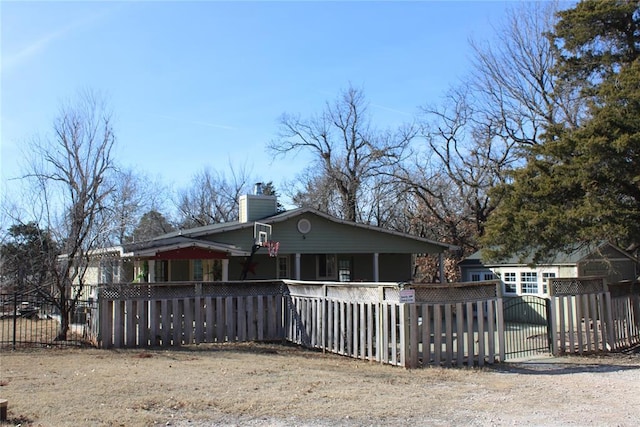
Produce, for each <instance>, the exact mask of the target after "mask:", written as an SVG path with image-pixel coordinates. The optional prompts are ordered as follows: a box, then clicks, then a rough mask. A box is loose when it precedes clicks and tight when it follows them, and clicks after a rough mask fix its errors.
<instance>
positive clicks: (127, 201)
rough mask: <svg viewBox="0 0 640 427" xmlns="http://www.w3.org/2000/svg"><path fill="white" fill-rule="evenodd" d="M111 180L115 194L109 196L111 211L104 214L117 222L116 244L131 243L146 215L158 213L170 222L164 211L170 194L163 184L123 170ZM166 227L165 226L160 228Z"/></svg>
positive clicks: (117, 172)
mask: <svg viewBox="0 0 640 427" xmlns="http://www.w3.org/2000/svg"><path fill="white" fill-rule="evenodd" d="M111 179H112V181H113V187H114V191H113V192H112V193H111V194H110V196H109V201H108V206H109V208H108V210H105V211H103V213H104V215H106V216H108V217H110V221H111V222H112V223H113V225H112V227H113V228H112V230H113V231H112V233H111V236H110V239H111V242H112V244H117V245H120V244H122V243H124V242H126V241H131V239H132V236H133V234H134V229H135V228H136V227H137V226H138V224H139V221H140V220H141V218H142V216H143V215H145V214H146V213H149V212H154V215H160V216H161V217H162V219H163V220H164V221H167V220H166V218H165V217H164V215H163V214H161V211H163V209H162V206H163V205H164V204H165V200H166V198H167V197H168V194H169V192H168V190H167V189H166V188H165V187H164V185H163V184H162V183H161V182H159V181H158V180H152V179H150V178H149V177H148V176H147V175H146V174H144V173H141V172H139V171H136V170H133V169H119V170H117V171H115V173H114V174H113V175H112V177H111ZM154 217H155V216H154ZM105 220H106V221H109V218H105ZM167 222H168V221H167ZM163 227H165V225H163V226H162V227H160V228H163ZM138 234H140V233H138Z"/></svg>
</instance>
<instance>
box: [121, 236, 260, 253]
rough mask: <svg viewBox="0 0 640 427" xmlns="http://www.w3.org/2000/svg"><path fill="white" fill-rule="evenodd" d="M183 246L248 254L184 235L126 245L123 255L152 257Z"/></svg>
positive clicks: (226, 245) (230, 246)
mask: <svg viewBox="0 0 640 427" xmlns="http://www.w3.org/2000/svg"><path fill="white" fill-rule="evenodd" d="M184 248H198V249H205V250H209V251H213V252H220V253H224V254H226V255H229V256H248V255H249V253H248V252H247V251H245V250H242V249H240V248H238V247H237V246H234V245H228V244H224V243H218V242H212V241H207V240H200V239H193V238H190V237H185V236H175V237H165V238H161V239H154V240H150V241H148V242H143V243H135V244H130V245H126V246H125V247H124V248H123V254H122V256H123V257H153V256H156V255H158V254H159V253H162V252H168V251H175V250H177V249H184Z"/></svg>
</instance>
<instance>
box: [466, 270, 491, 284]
mask: <svg viewBox="0 0 640 427" xmlns="http://www.w3.org/2000/svg"><path fill="white" fill-rule="evenodd" d="M495 278H496V276H495V275H494V274H493V273H492V272H490V271H476V272H472V273H471V281H472V282H481V281H486V280H495Z"/></svg>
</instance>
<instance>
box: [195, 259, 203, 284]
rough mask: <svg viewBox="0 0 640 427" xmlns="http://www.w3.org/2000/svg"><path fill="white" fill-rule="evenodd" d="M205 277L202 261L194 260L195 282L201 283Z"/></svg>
mask: <svg viewBox="0 0 640 427" xmlns="http://www.w3.org/2000/svg"><path fill="white" fill-rule="evenodd" d="M203 277H204V275H203V272H202V260H201V259H194V260H193V280H194V281H195V282H201V281H202V279H203Z"/></svg>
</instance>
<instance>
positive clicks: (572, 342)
mask: <svg viewBox="0 0 640 427" xmlns="http://www.w3.org/2000/svg"><path fill="white" fill-rule="evenodd" d="M573 304H574V297H573V295H569V296H568V297H567V331H568V332H569V346H568V349H567V351H568V352H569V353H575V351H576V343H575V335H574V332H573V330H574V323H575V322H574V318H573V311H574V310H573Z"/></svg>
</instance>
